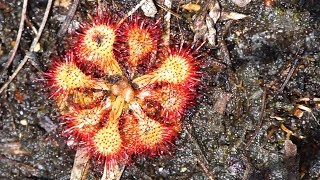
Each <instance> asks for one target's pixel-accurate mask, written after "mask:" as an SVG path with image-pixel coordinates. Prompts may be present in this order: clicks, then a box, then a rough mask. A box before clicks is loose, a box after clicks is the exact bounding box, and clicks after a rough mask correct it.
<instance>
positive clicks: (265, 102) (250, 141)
mask: <svg viewBox="0 0 320 180" xmlns="http://www.w3.org/2000/svg"><path fill="white" fill-rule="evenodd" d="M266 106H267V89H266V87H264V89H263V95H262V102H261V111H260V116H259V123H260V124H259V125H258V126H257V127H256V129H255V131H254V133H253V135H252V137H251V138H250V139H249V141H248V143H247V147H246V148H247V149H248V148H249V147H250V146H251V144H252V142H253V139H254V138H256V136H257V134H258V132H259V131H260V129H261V127H262V125H263V122H264V121H263V118H264V117H265V110H266Z"/></svg>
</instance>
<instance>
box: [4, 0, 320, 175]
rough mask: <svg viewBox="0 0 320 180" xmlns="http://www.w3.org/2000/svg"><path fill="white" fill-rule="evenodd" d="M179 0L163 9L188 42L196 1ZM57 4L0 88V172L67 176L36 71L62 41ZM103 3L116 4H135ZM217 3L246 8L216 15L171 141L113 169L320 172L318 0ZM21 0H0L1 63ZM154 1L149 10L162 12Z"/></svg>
mask: <svg viewBox="0 0 320 180" xmlns="http://www.w3.org/2000/svg"><path fill="white" fill-rule="evenodd" d="M59 2H62V4H63V1H59ZM46 3H47V2H46V1H45V0H41V1H30V2H29V4H28V10H27V16H28V21H29V23H26V24H27V25H26V26H25V29H24V31H23V34H22V39H21V42H20V46H19V49H18V51H17V54H16V56H15V59H14V61H13V63H12V65H11V66H10V67H9V68H8V69H7V70H6V71H5V72H3V71H1V73H3V74H2V76H1V77H0V86H2V85H3V84H4V82H6V81H7V80H8V77H9V76H10V75H11V74H12V73H13V71H14V70H15V69H16V68H17V66H18V65H19V63H20V62H21V60H22V59H23V57H24V56H25V53H26V52H27V51H28V50H29V46H30V44H31V42H32V40H33V38H34V37H35V32H34V31H33V29H32V28H31V27H32V26H34V27H35V28H38V27H39V25H40V22H41V20H42V18H43V13H44V10H45V7H46ZM158 3H159V4H163V2H158ZM186 3H188V2H184V1H181V2H176V1H173V6H172V11H173V12H175V13H176V14H177V15H179V16H180V17H182V18H176V17H175V16H173V17H172V19H171V23H172V24H176V25H177V26H172V28H171V37H173V38H175V40H177V39H178V40H179V39H180V40H182V39H183V40H184V41H187V42H190V43H191V42H192V40H193V39H194V31H195V30H196V29H197V26H194V25H193V20H194V19H196V17H199V16H200V15H201V10H200V11H198V12H193V11H187V10H183V9H182V8H181V5H183V4H186ZM62 4H60V5H59V4H58V3H56V4H55V5H54V6H53V8H52V11H51V13H50V16H49V19H48V22H47V25H46V28H45V30H44V32H43V34H42V37H41V39H40V48H38V51H37V52H36V53H35V54H34V56H35V58H34V60H33V61H29V62H27V63H26V65H25V66H24V67H23V68H22V69H21V71H20V72H19V74H18V75H17V77H16V78H15V79H14V80H13V81H12V83H10V85H9V86H8V88H7V89H6V90H5V91H4V92H3V93H2V94H1V95H0V119H1V121H0V153H1V154H0V179H69V178H70V172H71V169H72V166H73V160H74V156H75V151H74V150H72V149H70V148H69V147H68V146H67V144H66V138H64V137H62V136H61V135H60V132H61V130H62V129H61V127H60V124H59V113H58V112H57V111H56V109H55V107H54V105H53V102H52V100H50V99H48V91H47V89H46V86H45V84H44V83H43V81H42V80H43V78H44V77H43V75H42V73H41V72H40V70H44V71H46V70H47V69H48V67H50V64H51V59H52V57H53V56H54V55H55V54H57V53H61V52H62V49H63V46H64V44H62V43H61V41H60V40H59V39H57V38H56V37H57V33H58V31H59V29H60V26H61V24H62V23H63V21H64V19H65V17H66V15H67V12H68V11H67V9H66V8H65V7H64V6H63V5H62ZM109 4H111V5H112V6H113V7H117V11H119V12H122V13H126V12H128V11H129V10H130V9H132V8H133V7H134V6H135V3H134V2H128V3H119V2H116V1H115V2H112V3H110V2H109ZM199 4H200V5H201V6H202V7H204V4H205V2H204V1H200V2H199ZM220 6H221V7H222V9H223V10H224V11H229V12H238V13H242V14H246V15H248V17H246V18H244V19H241V20H226V21H221V20H220V21H218V22H217V24H216V25H215V26H214V27H215V29H216V30H217V36H216V39H217V44H216V45H215V46H212V45H209V44H208V43H206V44H205V45H204V47H203V48H202V51H203V52H204V54H205V56H204V59H203V66H202V71H203V75H204V82H203V84H204V88H202V89H201V90H199V93H200V94H201V96H200V98H198V100H197V101H198V104H197V105H195V106H194V107H193V108H191V109H190V112H188V113H186V115H185V123H184V128H183V130H182V132H181V134H180V137H179V139H178V140H177V141H176V146H175V147H176V148H175V149H176V150H175V151H174V152H172V154H171V155H170V156H163V157H156V158H152V159H145V158H139V159H137V160H136V162H135V163H134V164H131V165H130V166H128V167H126V168H125V170H124V172H123V174H122V179H195V180H198V179H199V180H200V179H201V180H202V179H210V178H214V179H298V178H302V179H317V178H319V177H320V151H319V149H320V101H319V98H320V92H319V90H320V10H319V9H320V5H319V3H317V2H316V1H311V0H305V1H286V0H283V1H277V3H275V4H274V5H272V6H269V7H266V6H265V4H264V3H263V2H261V1H254V2H251V3H249V4H248V5H247V6H245V7H238V6H236V5H234V4H232V3H231V2H229V1H224V0H222V1H220ZM92 7H94V3H93V2H89V3H87V4H85V3H80V4H79V7H78V9H77V10H78V11H77V13H76V16H75V20H74V21H72V24H71V25H70V27H71V28H72V27H75V26H77V24H78V23H77V22H78V21H80V20H81V19H82V18H83V17H85V15H86V12H90V11H91V9H92ZM110 7H111V6H110ZM21 10H22V1H19V0H12V1H4V0H1V1H0V33H1V44H0V64H1V69H3V66H4V64H5V62H6V61H7V59H8V57H9V56H10V51H11V50H12V48H13V45H14V41H15V38H16V35H17V32H18V27H19V21H20V17H21ZM158 10H159V11H158V14H157V18H159V17H161V16H163V14H164V13H165V12H164V11H163V10H161V8H160V7H158ZM139 11H140V10H139ZM66 37H67V36H66ZM302 98H303V99H302ZM317 98H318V99H317ZM96 169H97V168H90V171H89V174H88V179H95V178H98V179H99V177H101V173H100V172H99V170H96Z"/></svg>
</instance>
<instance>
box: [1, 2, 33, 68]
mask: <svg viewBox="0 0 320 180" xmlns="http://www.w3.org/2000/svg"><path fill="white" fill-rule="evenodd" d="M27 5H28V0H23V7H22V13H21V20H20V25H19V31H18V35H17V38H16V42H15V45H14V47H13V50H12V54H11V56H10V58H9V60H8V61H7V63H6V65H5V66H4V69H3V73H4V72H5V70H6V69H8V67H9V66H10V64H11V63H12V61H13V59H14V57H15V56H16V53H17V50H18V47H19V44H20V40H21V36H22V32H23V27H24V21H25V19H26V13H27Z"/></svg>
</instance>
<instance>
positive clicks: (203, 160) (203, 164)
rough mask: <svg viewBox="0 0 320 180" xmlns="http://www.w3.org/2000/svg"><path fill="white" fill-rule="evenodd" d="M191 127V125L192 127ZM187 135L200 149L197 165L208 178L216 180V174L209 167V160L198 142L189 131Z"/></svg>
mask: <svg viewBox="0 0 320 180" xmlns="http://www.w3.org/2000/svg"><path fill="white" fill-rule="evenodd" d="M190 126H191V125H189V127H190ZM186 131H187V134H188V137H189V139H190V140H191V141H192V143H193V144H194V145H195V146H196V148H197V149H198V151H199V153H198V158H197V163H198V164H199V165H200V167H201V168H202V170H203V171H204V173H205V174H206V175H207V177H208V178H209V179H210V180H213V179H214V174H213V173H212V170H211V168H210V167H209V162H208V160H207V158H206V157H205V155H204V153H203V151H202V149H201V148H200V146H199V144H198V142H197V140H196V139H195V138H194V137H193V136H192V135H191V133H190V132H189V130H188V129H187V130H186Z"/></svg>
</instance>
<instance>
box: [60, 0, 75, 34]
mask: <svg viewBox="0 0 320 180" xmlns="http://www.w3.org/2000/svg"><path fill="white" fill-rule="evenodd" d="M78 4H79V0H74V1H73V3H72V4H71V7H70V9H69V12H68V14H67V16H66V19H65V21H64V22H63V24H62V25H61V28H60V30H59V31H58V34H57V36H58V38H61V37H62V36H63V35H64V34H65V33H66V31H67V29H68V27H69V24H70V23H71V20H72V18H73V16H74V14H75V13H76V10H77V7H78Z"/></svg>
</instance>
